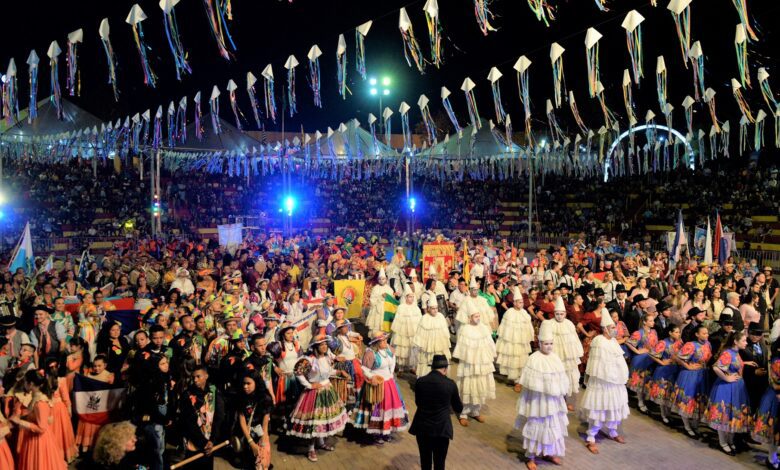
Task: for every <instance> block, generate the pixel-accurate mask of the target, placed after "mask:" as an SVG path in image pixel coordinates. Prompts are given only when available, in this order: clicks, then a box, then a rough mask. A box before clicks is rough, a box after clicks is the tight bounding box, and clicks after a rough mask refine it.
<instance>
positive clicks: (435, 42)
mask: <svg viewBox="0 0 780 470" xmlns="http://www.w3.org/2000/svg"><path fill="white" fill-rule="evenodd" d="M423 11H424V12H425V22H426V23H427V25H428V43H429V46H430V48H431V64H433V65H434V66H435V67H436V68H439V67H441V64H442V63H443V62H444V57H443V56H442V43H443V39H442V37H443V35H442V31H443V30H442V27H441V21H440V20H439V5H438V2H437V1H436V0H428V1H426V2H425V5H424V6H423Z"/></svg>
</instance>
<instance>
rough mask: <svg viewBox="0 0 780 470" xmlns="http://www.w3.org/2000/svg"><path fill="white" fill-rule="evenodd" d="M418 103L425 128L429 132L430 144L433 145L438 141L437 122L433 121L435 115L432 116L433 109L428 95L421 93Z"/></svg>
mask: <svg viewBox="0 0 780 470" xmlns="http://www.w3.org/2000/svg"><path fill="white" fill-rule="evenodd" d="M417 105H418V106H419V107H420V114H421V115H422V120H423V123H424V124H425V130H426V131H427V133H428V144H429V145H433V144H434V143H435V142H436V123H435V122H434V121H433V116H431V109H430V107H429V106H428V97H427V96H425V95H420V99H419V100H418V101H417Z"/></svg>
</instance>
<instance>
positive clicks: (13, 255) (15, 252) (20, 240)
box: [8, 221, 32, 274]
mask: <svg viewBox="0 0 780 470" xmlns="http://www.w3.org/2000/svg"><path fill="white" fill-rule="evenodd" d="M28 225H30V222H29V221H28V222H27V223H26V224H24V228H23V229H22V236H21V237H19V241H18V242H16V246H15V247H14V251H12V252H11V259H10V260H9V261H8V270H9V271H10V270H11V266H12V265H13V264H14V259H16V255H17V254H18V253H19V248H21V246H22V242H23V241H24V234H25V233H27V226H28ZM30 242H32V240H30ZM11 274H13V273H11Z"/></svg>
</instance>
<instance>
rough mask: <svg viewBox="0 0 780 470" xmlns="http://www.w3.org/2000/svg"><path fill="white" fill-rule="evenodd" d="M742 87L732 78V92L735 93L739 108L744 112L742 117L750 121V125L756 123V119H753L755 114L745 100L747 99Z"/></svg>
mask: <svg viewBox="0 0 780 470" xmlns="http://www.w3.org/2000/svg"><path fill="white" fill-rule="evenodd" d="M741 88H742V86H741V85H740V84H739V82H738V81H737V80H736V79H734V78H732V79H731V91H732V92H733V93H734V99H735V100H736V101H737V106H739V110H740V111H742V115H743V116H744V117H746V118H747V119H748V121H750V123H751V124H752V123H754V122H756V119H755V118H754V117H753V112H752V111H751V110H750V105H749V104H748V102H747V101H746V100H745V97H744V96H743V95H742V90H741Z"/></svg>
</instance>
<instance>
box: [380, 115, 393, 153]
mask: <svg viewBox="0 0 780 470" xmlns="http://www.w3.org/2000/svg"><path fill="white" fill-rule="evenodd" d="M391 117H393V110H392V109H390V108H388V107H385V110H384V111H383V112H382V126H383V127H384V128H385V143H386V144H387V145H390V138H391V137H392V133H391V132H390V131H391V127H392V126H391V125H390V124H391V122H390V118H391Z"/></svg>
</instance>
